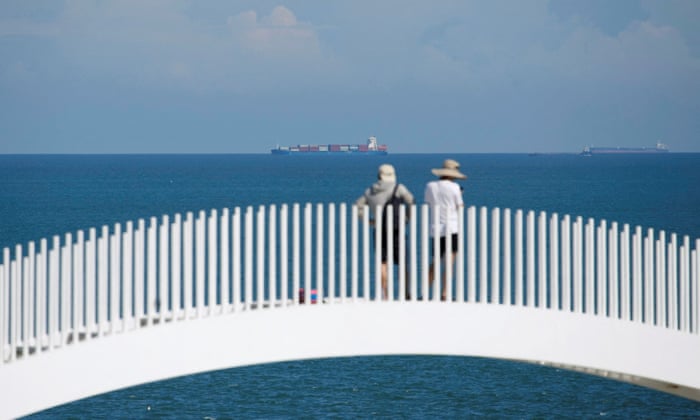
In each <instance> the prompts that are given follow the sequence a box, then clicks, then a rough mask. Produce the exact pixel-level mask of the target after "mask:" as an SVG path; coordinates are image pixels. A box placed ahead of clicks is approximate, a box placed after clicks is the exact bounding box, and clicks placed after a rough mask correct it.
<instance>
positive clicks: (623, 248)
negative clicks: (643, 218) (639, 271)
mask: <svg viewBox="0 0 700 420" xmlns="http://www.w3.org/2000/svg"><path fill="white" fill-rule="evenodd" d="M630 281H631V278H630V227H629V225H628V224H625V225H623V227H622V232H621V233H620V311H621V313H622V319H624V320H630V319H631V318H630Z"/></svg>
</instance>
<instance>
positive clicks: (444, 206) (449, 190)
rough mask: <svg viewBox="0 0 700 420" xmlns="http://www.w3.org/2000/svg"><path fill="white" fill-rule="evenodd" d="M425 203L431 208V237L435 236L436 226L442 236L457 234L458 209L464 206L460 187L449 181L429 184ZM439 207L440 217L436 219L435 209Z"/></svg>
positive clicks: (426, 189)
mask: <svg viewBox="0 0 700 420" xmlns="http://www.w3.org/2000/svg"><path fill="white" fill-rule="evenodd" d="M425 202H426V203H427V204H428V205H429V206H430V236H434V235H435V228H436V226H435V224H436V223H437V224H438V226H437V229H438V232H439V235H440V236H447V234H450V233H457V229H458V217H459V213H458V209H459V207H461V206H463V205H464V201H463V200H462V191H461V190H460V188H459V185H458V184H457V183H456V182H454V181H450V180H448V179H440V180H437V181H431V182H428V184H427V185H426V186H425ZM435 206H439V207H440V210H439V213H440V217H439V218H436V217H435V212H434V207H435Z"/></svg>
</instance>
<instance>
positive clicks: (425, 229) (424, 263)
mask: <svg viewBox="0 0 700 420" xmlns="http://www.w3.org/2000/svg"><path fill="white" fill-rule="evenodd" d="M429 211H430V210H429V207H428V205H427V204H423V205H422V206H421V273H422V278H421V287H420V290H421V296H422V298H423V300H426V301H427V300H428V297H429V291H428V281H429V277H428V276H429V270H430V268H429V264H430V263H429V259H428V249H429V248H428V246H429V244H430V238H431V235H430V233H429V229H430V222H429V220H430V213H429Z"/></svg>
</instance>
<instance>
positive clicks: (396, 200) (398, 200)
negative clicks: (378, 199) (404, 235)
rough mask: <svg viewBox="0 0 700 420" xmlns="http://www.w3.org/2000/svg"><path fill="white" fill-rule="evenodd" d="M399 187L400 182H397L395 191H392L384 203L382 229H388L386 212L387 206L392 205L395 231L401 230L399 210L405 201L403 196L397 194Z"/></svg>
mask: <svg viewBox="0 0 700 420" xmlns="http://www.w3.org/2000/svg"><path fill="white" fill-rule="evenodd" d="M398 189H399V183H398V182H397V183H396V186H395V187H394V191H393V192H392V193H391V197H389V199H388V200H387V201H386V203H384V208H383V209H382V230H384V232H386V230H387V218H386V212H387V207H388V206H389V205H391V206H392V212H393V214H392V216H393V217H392V226H393V229H394V232H397V231H398V230H399V212H400V211H401V210H400V207H401V204H404V203H405V201H404V199H403V197H400V196H397V195H396V191H397V190H398Z"/></svg>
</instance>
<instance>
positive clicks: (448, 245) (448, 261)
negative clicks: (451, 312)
mask: <svg viewBox="0 0 700 420" xmlns="http://www.w3.org/2000/svg"><path fill="white" fill-rule="evenodd" d="M441 211H444V213H448V212H449V210H448V209H447V208H445V209H444V210H443V209H441ZM445 220H447V217H446V218H445ZM447 225H448V223H445V273H444V274H443V276H444V277H445V282H444V283H442V282H440V283H438V284H440V285H441V286H442V288H443V289H442V290H440V291H439V295H440V299H442V296H444V297H445V300H446V301H449V300H451V296H450V295H449V294H448V291H449V290H450V283H452V266H453V264H454V261H453V260H454V258H453V257H452V255H453V253H454V251H456V250H454V249H452V238H451V236H452V233H451V232H450V229H449V228H448V227H447ZM438 279H439V278H438V277H436V278H435V280H436V283H437V280H438Z"/></svg>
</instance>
